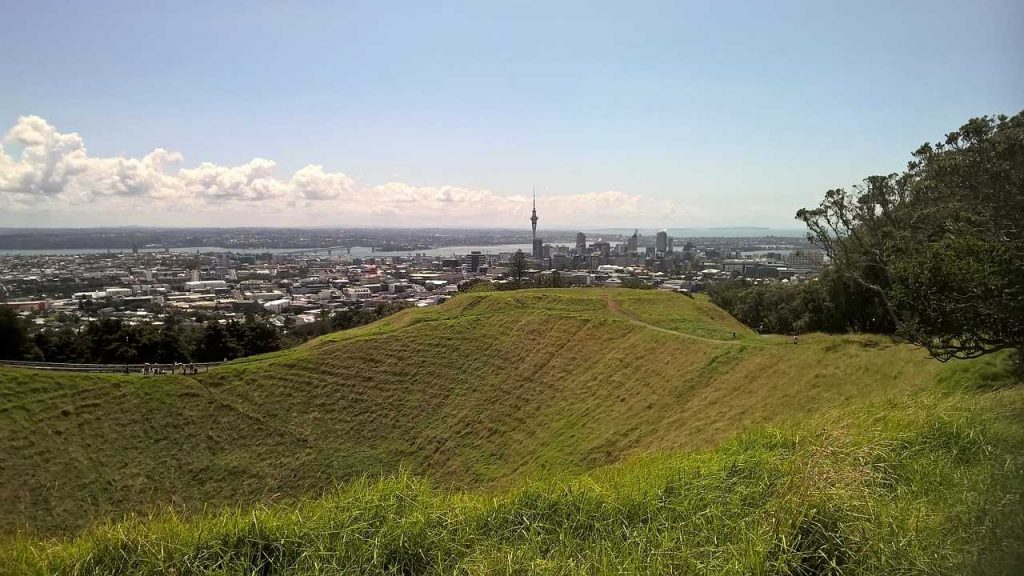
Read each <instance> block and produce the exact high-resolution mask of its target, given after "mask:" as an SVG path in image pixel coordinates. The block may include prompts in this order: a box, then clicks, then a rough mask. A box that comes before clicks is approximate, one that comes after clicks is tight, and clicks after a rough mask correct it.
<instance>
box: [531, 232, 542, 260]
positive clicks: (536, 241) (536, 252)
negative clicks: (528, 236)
mask: <svg viewBox="0 0 1024 576" xmlns="http://www.w3.org/2000/svg"><path fill="white" fill-rule="evenodd" d="M533 257H534V258H535V259H537V260H540V259H541V258H543V257H544V239H543V238H537V237H534V238H533Z"/></svg>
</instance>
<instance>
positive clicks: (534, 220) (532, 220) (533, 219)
mask: <svg viewBox="0 0 1024 576" xmlns="http://www.w3.org/2000/svg"><path fill="white" fill-rule="evenodd" d="M537 220H538V218H537V188H536V187H534V188H533V213H532V214H531V215H530V224H531V225H532V226H533V241H534V242H536V241H537Z"/></svg>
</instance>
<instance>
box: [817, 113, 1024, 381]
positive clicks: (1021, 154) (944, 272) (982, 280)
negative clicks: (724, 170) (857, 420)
mask: <svg viewBox="0 0 1024 576" xmlns="http://www.w3.org/2000/svg"><path fill="white" fill-rule="evenodd" d="M1022 190H1024V113H1020V114H1017V115H1016V116H1014V117H1012V118H1008V117H1006V116H999V117H997V118H991V117H987V116H986V117H982V118H975V119H972V120H970V121H969V122H967V124H965V125H964V126H962V127H961V128H960V129H959V130H957V131H955V132H951V133H950V134H948V135H947V136H946V138H945V140H944V141H943V142H942V143H939V144H935V145H931V144H925V145H923V146H921V147H920V148H919V149H918V150H917V151H916V152H915V153H914V160H913V161H911V162H910V163H909V164H908V167H907V170H906V171H904V172H903V173H900V174H890V175H888V176H872V177H870V178H867V179H866V180H865V181H864V184H863V185H862V186H858V187H855V188H854V189H853V191H852V192H848V191H846V190H843V189H835V190H829V191H828V192H826V194H825V199H824V200H823V201H822V202H821V204H820V205H819V206H818V207H816V208H814V209H802V210H800V211H799V212H797V218H799V219H800V220H802V221H803V222H804V223H805V224H806V225H807V228H808V231H809V232H808V238H809V239H810V240H811V241H812V242H814V243H816V244H818V245H819V246H821V247H822V248H823V249H824V250H825V252H826V254H827V255H828V257H829V259H830V261H831V265H832V267H833V268H834V269H835V270H836V271H838V272H839V273H840V274H841V275H842V276H843V277H844V278H847V279H849V280H850V281H852V282H854V283H855V284H856V285H858V286H860V287H862V288H864V289H866V290H867V291H869V292H870V293H871V294H873V296H874V297H875V298H877V300H878V302H880V304H881V306H882V307H883V309H884V310H885V311H886V314H887V315H888V316H889V318H890V320H891V321H892V323H893V324H894V325H895V326H896V328H897V331H898V333H899V334H900V335H902V336H903V337H905V338H906V339H907V340H909V341H910V342H913V343H915V344H918V345H921V346H923V347H925V348H926V349H927V350H928V351H929V352H930V353H931V354H932V355H933V356H934V357H935V358H938V359H939V360H943V361H945V360H949V359H951V358H974V357H978V356H982V355H984V354H989V353H992V352H995V351H998V350H1002V349H1006V348H1016V349H1018V350H1019V349H1020V348H1021V347H1022V346H1024V194H1022Z"/></svg>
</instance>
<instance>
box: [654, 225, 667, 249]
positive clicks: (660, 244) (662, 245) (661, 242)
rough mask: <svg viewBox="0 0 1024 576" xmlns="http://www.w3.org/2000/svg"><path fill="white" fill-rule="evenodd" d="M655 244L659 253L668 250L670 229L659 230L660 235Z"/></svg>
mask: <svg viewBox="0 0 1024 576" xmlns="http://www.w3.org/2000/svg"><path fill="white" fill-rule="evenodd" d="M654 245H655V249H656V250H657V252H658V253H659V254H664V253H665V252H668V230H665V229H662V230H659V231H658V236H657V238H656V239H655V242H654Z"/></svg>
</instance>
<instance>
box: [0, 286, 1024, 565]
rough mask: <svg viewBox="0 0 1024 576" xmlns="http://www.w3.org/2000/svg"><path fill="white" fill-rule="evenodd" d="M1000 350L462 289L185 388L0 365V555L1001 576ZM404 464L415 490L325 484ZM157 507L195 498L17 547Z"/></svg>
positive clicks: (105, 560)
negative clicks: (785, 329) (939, 571)
mask: <svg viewBox="0 0 1024 576" xmlns="http://www.w3.org/2000/svg"><path fill="white" fill-rule="evenodd" d="M1006 364H1008V363H1007V362H1006V359H1005V358H1003V357H995V358H990V359H986V360H983V361H975V362H971V363H957V364H951V365H943V364H940V363H938V362H935V361H933V360H929V359H927V358H926V357H925V355H924V354H923V353H922V352H921V351H920V350H916V349H913V348H911V347H908V346H904V345H897V344H893V343H892V342H891V341H890V340H889V339H887V338H882V337H877V336H843V337H830V336H824V335H811V336H807V337H804V338H802V339H801V342H800V344H799V345H793V344H792V343H791V342H790V341H789V340H788V339H786V338H780V337H763V336H758V335H756V334H754V333H752V332H751V331H749V330H748V329H746V328H744V327H743V326H742V325H740V324H738V323H737V322H736V321H735V320H734V319H732V318H731V317H729V316H728V315H727V314H725V313H724V312H722V311H721V310H719V309H718V308H716V307H714V306H713V305H711V304H710V303H708V302H707V301H706V300H704V299H702V298H699V297H698V298H688V297H686V296H682V295H678V294H669V293H657V292H648V291H630V290H599V289H580V290H527V291H516V292H494V293H478V294H466V295H460V296H458V297H457V298H455V299H454V300H452V301H451V302H449V303H447V304H445V305H443V306H439V307H435V308H428V309H418V310H408V311H404V312H402V313H400V314H398V315H395V316H393V317H391V318H388V319H387V320H384V321H381V322H378V323H376V324H373V325H370V326H366V327H363V328H359V329H355V330H351V331H346V332H341V333H336V334H332V335H329V336H327V337H325V338H322V339H319V340H316V341H313V342H310V343H308V344H307V345H304V346H302V347H300V348H297V349H292V350H287V351H284V352H279V353H275V354H271V355H267V356H263V357H257V358H252V359H248V360H243V361H237V362H234V363H231V364H229V365H226V366H224V367H221V368H219V369H216V370H212V371H211V372H209V373H207V374H200V375H198V376H195V377H183V376H151V377H142V376H116V375H77V374H74V375H72V374H57V373H42V372H29V371H23V370H14V369H0V531H2V532H4V533H7V534H13V533H14V532H16V531H19V530H21V531H24V535H23V536H20V537H17V538H16V539H14V540H10V541H9V544H8V545H7V546H6V547H5V548H4V550H5V552H4V553H3V554H6V555H7V558H8V563H9V565H10V566H18V567H19V568H20V569H21V570H23V571H26V572H37V573H47V571H53V570H56V569H58V568H67V567H69V566H78V567H79V568H81V569H82V570H83V572H81V573H111V574H113V573H133V572H135V573H145V572H147V571H149V572H150V573H171V572H172V571H173V573H214V572H216V573H225V574H228V573H230V574H234V573H239V574H242V573H252V572H253V571H254V570H259V569H261V568H259V567H260V566H264V567H265V568H266V567H267V566H272V567H275V568H281V567H287V568H289V569H296V570H298V569H299V568H301V569H302V570H305V571H306V572H308V573H335V572H332V570H334V571H337V570H338V569H339V568H338V567H339V566H342V567H344V566H347V567H357V566H358V567H360V568H359V569H358V570H355V569H354V568H353V571H356V572H361V573H430V572H435V573H449V572H453V571H454V572H463V573H464V572H467V571H468V572H474V573H494V572H504V571H506V570H505V569H504V568H501V567H502V566H505V567H511V566H533V568H532V569H527V570H526V572H538V573H543V572H551V573H556V572H558V573H565V572H575V571H589V572H594V573H602V572H615V571H617V570H620V569H621V570H626V569H628V568H629V567H630V566H633V567H634V568H635V567H637V566H643V565H645V564H644V563H647V564H646V565H648V566H660V567H661V568H663V571H666V572H676V573H685V572H692V571H697V572H700V571H702V570H711V571H713V572H729V571H732V572H734V573H750V572H751V567H753V566H762V567H765V569H764V572H763V573H784V570H791V571H792V570H797V569H801V570H802V569H803V568H800V566H805V564H806V562H805V561H804V560H803V559H802V558H803V557H804V556H807V557H819V556H820V557H821V558H826V557H829V553H827V550H831V549H830V548H828V546H833V545H834V546H833V548H835V550H841V551H843V550H844V551H845V552H842V554H846V555H847V556H850V555H853V556H855V558H852V559H851V558H847V560H848V561H849V562H848V563H849V566H851V567H860V568H858V570H861V569H863V570H867V571H869V572H873V571H875V570H881V569H883V568H885V567H888V568H886V569H893V570H895V572H902V573H910V572H917V571H922V570H923V569H924V568H926V567H942V566H945V567H946V569H951V568H950V567H953V568H957V567H959V568H961V572H962V571H963V570H962V569H964V568H966V567H973V568H977V567H978V566H980V565H979V564H975V562H977V561H978V558H982V559H983V560H985V562H982V564H981V565H988V564H989V562H988V561H989V560H992V559H994V558H998V559H1001V561H1002V562H1003V564H998V566H1004V567H1005V566H1009V565H1011V564H1010V563H1013V562H1016V561H1017V560H1018V557H1017V556H1015V555H1014V554H1013V549H1019V546H1015V545H1017V544H1021V543H1022V540H1024V538H1022V534H1024V533H1022V530H1024V529H1022V526H1021V525H1022V524H1024V510H1022V508H1021V503H1020V495H1021V491H1022V482H1021V476H1022V475H1021V465H1022V459H1024V439H1022V435H1021V430H1020V427H1019V422H1020V421H1022V420H1021V417H1022V416H1024V395H1022V391H1021V390H1020V389H1019V388H1015V387H1009V386H1006V385H1007V384H1008V383H1009V377H1008V376H1007V370H1006V367H1005V365H1006ZM648 453H651V455H649V456H645V454H648ZM624 460H625V461H627V462H626V463H625V464H621V465H614V464H617V463H619V462H621V461H624ZM609 465H614V466H610V467H609ZM399 470H404V471H405V472H406V473H408V474H409V475H411V477H413V478H423V479H425V480H413V479H408V478H406V479H401V478H400V479H397V480H391V481H383V483H374V482H369V483H356V484H352V485H348V486H346V487H342V488H336V487H337V486H338V484H339V483H342V482H344V481H346V480H349V479H352V478H356V477H360V476H362V475H370V476H371V477H377V476H378V475H381V474H383V475H385V476H387V475H391V474H394V473H396V472H397V471H399ZM581 475H583V476H581ZM428 483H429V484H428ZM429 486H433V487H434V488H430V487H429ZM452 489H454V490H456V491H455V492H450V490H452ZM338 490H340V491H338ZM324 491H328V493H327V494H326V495H324V496H323V499H322V500H318V499H317V498H318V497H320V496H321V495H323V494H324ZM299 498H307V500H304V501H302V502H299V501H298V499H299ZM254 503H256V504H257V505H258V506H259V507H261V508H260V509H261V510H262V507H263V506H270V508H269V509H267V510H265V511H260V512H254V511H252V510H251V509H250V507H251V505H252V504H254ZM236 505H237V506H240V508H238V512H237V513H225V514H223V515H221V514H219V513H215V512H213V510H216V509H217V508H218V507H221V506H236ZM168 506H169V507H170V508H171V509H173V510H177V511H188V512H192V513H195V512H197V511H199V510H201V509H203V508H204V507H205V508H206V509H207V510H208V512H207V513H206V514H205V515H203V514H201V515H200V516H199V517H196V516H193V515H191V514H190V515H186V516H185V517H183V518H178V517H162V519H160V520H157V521H153V522H131V523H129V524H117V525H113V526H110V527H97V528H94V529H92V530H91V531H89V530H87V531H86V532H85V536H83V537H82V539H81V540H78V541H65V540H58V541H56V542H54V543H51V544H34V543H33V542H34V541H36V539H37V538H39V537H42V536H45V535H57V534H62V533H63V534H69V533H73V532H80V531H82V530H83V529H86V527H87V526H89V525H90V524H92V523H93V522H96V521H101V520H104V519H118V518H120V517H122V516H123V515H124V514H125V513H128V512H142V513H148V512H151V511H154V510H164V509H166V508H165V507H168ZM993 514H995V516H993ZM990 517H991V518H995V520H993V519H990ZM590 523H592V524H593V526H591V524H590ZM819 528H820V529H819ZM837 534H838V535H837ZM890 537H891V538H892V540H891V541H890V540H889V538H890ZM794 538H795V539H796V540H794ZM835 538H840V540H841V541H839V540H837V541H835V542H832V541H831V540H830V539H835ZM353 539H356V540H358V541H359V542H360V543H359V544H358V545H355V544H352V542H353ZM819 540H820V541H819ZM154 542H158V543H160V546H157V547H156V548H153V547H152V546H153V543H154ZM830 542H831V543H830ZM164 545H166V546H167V548H166V549H165V548H164V547H163V546H164ZM253 546H255V547H256V548H255V549H254V548H253ZM264 546H266V547H268V548H266V549H264V548H263V547H264ZM805 548H806V550H805ZM684 549H685V553H684ZM975 549H977V550H978V551H976V552H975V551H973V550H975ZM254 550H255V551H254ZM807 550H810V552H808V551H807ZM821 550H826V552H821ZM264 552H266V553H264ZM805 553H806V554H805ZM839 553H840V552H835V553H833V554H832V556H831V557H832V560H835V557H836V554H839ZM979 554H980V555H981V556H979ZM264 556H266V558H270V559H271V560H272V561H270V560H266V558H264ZM218 558H219V559H220V560H217V559H218ZM261 558H264V560H260V559H261ZM417 558H418V559H417ZM3 559H4V557H3V556H0V560H3ZM442 559H443V561H442ZM265 560H266V561H265ZM90 562H92V564H90ZM119 562H120V564H119ZM125 562H127V564H126V563H125ZM133 562H137V564H133ZM268 562H269V563H268ZM410 562H411V563H412V564H409V563H410ZM807 562H811V564H806V566H810V567H811V568H813V567H814V566H817V564H813V562H814V561H811V560H807ZM652 563H653V564H652ZM659 563H660V564H659ZM794 566H795V567H796V568H794ZM806 566H805V567H806ZM83 567H84V568H83ZM574 567H576V568H579V570H576V569H575V568H574ZM772 567H774V568H772ZM899 567H903V568H905V569H903V570H897V568H899ZM776 568H777V570H776ZM811 568H807V569H808V570H810V569H811ZM973 568H972V569H973ZM919 569H920V570H919ZM389 571H390V572H389ZM780 571H783V572H780ZM924 571H927V570H924ZM847 572H849V570H847ZM797 573H800V572H799V571H798V572H797ZM803 573H808V574H810V573H824V572H822V571H820V570H819V571H805V572H803ZM853 573H856V571H854V572H853ZM952 573H956V572H955V571H954V572H952Z"/></svg>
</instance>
